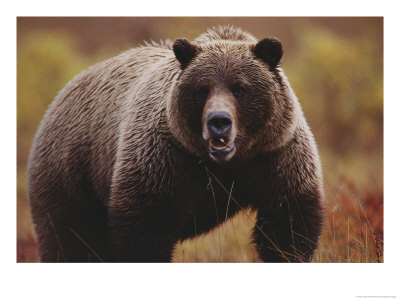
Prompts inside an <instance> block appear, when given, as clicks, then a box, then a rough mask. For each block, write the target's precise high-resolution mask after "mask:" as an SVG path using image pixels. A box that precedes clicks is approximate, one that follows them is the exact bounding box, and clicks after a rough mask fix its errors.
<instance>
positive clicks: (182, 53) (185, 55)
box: [172, 39, 200, 70]
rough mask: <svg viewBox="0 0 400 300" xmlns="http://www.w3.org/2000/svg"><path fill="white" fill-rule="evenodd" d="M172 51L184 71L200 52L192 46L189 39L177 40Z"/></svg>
mask: <svg viewBox="0 0 400 300" xmlns="http://www.w3.org/2000/svg"><path fill="white" fill-rule="evenodd" d="M172 49H173V50H174V54H175V57H176V59H177V60H178V61H179V62H180V63H181V67H182V70H183V69H184V68H185V67H186V66H187V65H188V64H189V62H190V61H191V60H192V59H193V58H194V57H195V56H196V55H197V53H198V52H199V51H200V48H199V47H197V46H195V45H193V44H191V43H190V42H189V41H188V40H187V39H177V40H176V41H175V42H174V45H173V48H172Z"/></svg>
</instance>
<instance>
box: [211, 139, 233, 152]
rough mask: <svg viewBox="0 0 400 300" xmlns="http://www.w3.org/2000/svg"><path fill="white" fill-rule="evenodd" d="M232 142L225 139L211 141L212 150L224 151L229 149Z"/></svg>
mask: <svg viewBox="0 0 400 300" xmlns="http://www.w3.org/2000/svg"><path fill="white" fill-rule="evenodd" d="M230 143H231V142H230V141H229V140H228V139H226V138H224V137H220V138H218V139H210V140H209V144H210V146H211V148H213V149H215V150H224V149H226V148H228V147H229V145H230Z"/></svg>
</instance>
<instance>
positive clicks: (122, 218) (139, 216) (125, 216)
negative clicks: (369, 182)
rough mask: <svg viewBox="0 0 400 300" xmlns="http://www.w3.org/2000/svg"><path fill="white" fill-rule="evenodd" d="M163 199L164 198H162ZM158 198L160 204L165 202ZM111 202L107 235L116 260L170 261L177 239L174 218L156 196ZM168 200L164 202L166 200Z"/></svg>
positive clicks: (175, 218) (113, 258) (175, 219)
mask: <svg viewBox="0 0 400 300" xmlns="http://www.w3.org/2000/svg"><path fill="white" fill-rule="evenodd" d="M164 201H166V200H165V199H164ZM164 201H161V200H160V202H161V203H164V204H165V202H164ZM140 202H141V203H142V204H143V203H146V202H147V203H148V205H140V203H134V202H133V204H132V202H130V203H131V204H130V205H128V204H127V203H126V204H125V205H111V206H110V208H109V221H108V223H109V236H110V243H111V249H112V255H113V257H112V260H113V261H115V262H169V261H171V258H172V251H173V248H174V245H175V243H176V242H177V240H178V238H177V234H176V232H177V230H176V221H177V217H176V216H174V214H173V213H172V212H171V209H169V208H168V207H165V205H157V204H156V203H157V202H156V200H155V199H147V200H144V201H140ZM166 202H167V201H166Z"/></svg>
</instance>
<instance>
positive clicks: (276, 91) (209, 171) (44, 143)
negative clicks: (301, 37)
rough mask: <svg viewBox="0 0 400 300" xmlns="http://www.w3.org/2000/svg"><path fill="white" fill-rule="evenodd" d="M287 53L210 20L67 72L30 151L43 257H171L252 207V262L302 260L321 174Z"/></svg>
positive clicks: (317, 228) (314, 226) (313, 225)
mask: <svg viewBox="0 0 400 300" xmlns="http://www.w3.org/2000/svg"><path fill="white" fill-rule="evenodd" d="M282 53H283V51H282V45H281V43H280V41H279V40H278V39H276V38H264V39H262V40H260V41H258V40H256V39H255V38H254V37H253V36H252V35H250V34H249V33H246V32H244V31H242V30H241V29H239V28H234V27H231V26H225V27H216V28H213V29H211V30H209V31H207V32H206V33H204V34H202V35H200V36H199V37H198V38H197V39H195V40H194V41H193V42H189V41H188V40H186V39H177V40H176V41H175V42H174V43H172V42H170V41H166V42H162V43H160V44H157V43H154V42H153V43H146V44H145V45H144V46H141V47H138V48H135V49H131V50H128V51H126V52H124V53H122V54H120V55H118V56H116V57H114V58H111V59H109V60H106V61H104V62H101V63H98V64H96V65H94V66H92V67H90V68H88V69H87V70H85V71H83V72H82V73H80V74H79V75H77V76H76V77H75V78H74V79H72V81H70V82H69V83H68V84H67V86H66V87H65V88H64V89H63V90H62V91H61V92H60V93H59V94H58V96H57V97H56V98H55V100H54V101H53V103H52V104H51V105H50V107H49V108H48V110H47V112H46V114H45V116H44V118H43V120H42V122H41V124H40V127H39V129H38V131H37V134H36V136H35V139H34V143H33V146H32V150H31V153H30V158H29V166H28V183H29V199H30V204H31V210H32V218H33V222H34V225H35V230H36V234H37V238H38V244H39V254H40V258H41V260H42V261H44V262H89V261H90V262H93V261H111V262H168V261H170V260H171V257H172V254H173V250H174V246H175V244H176V243H177V242H178V241H182V240H184V239H188V238H193V237H195V236H196V235H200V234H203V233H206V232H208V231H210V230H211V229H212V228H215V227H216V226H217V225H219V224H221V223H222V222H224V221H225V220H226V219H227V218H230V217H232V216H234V215H235V214H236V213H237V212H239V211H241V210H243V209H247V208H250V209H252V210H255V211H257V221H256V224H255V226H254V230H253V240H254V243H255V245H256V249H257V251H258V253H259V257H260V259H261V260H263V261H265V262H303V261H310V260H311V259H312V256H313V252H314V250H315V249H316V247H317V243H318V238H319V235H320V233H321V226H322V205H321V201H322V197H323V191H322V173H321V167H320V161H319V157H318V152H317V148H316V144H315V142H314V138H313V135H312V133H311V131H310V129H309V127H308V125H307V123H306V120H305V118H304V116H303V112H302V110H301V108H300V105H299V102H298V100H297V98H296V96H295V94H294V93H293V91H292V89H291V87H290V85H289V82H288V80H287V78H286V77H285V75H284V73H283V71H282V68H281V67H280V59H281V57H282ZM229 203H230V204H229Z"/></svg>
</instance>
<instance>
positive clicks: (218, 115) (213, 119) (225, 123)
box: [206, 111, 232, 137]
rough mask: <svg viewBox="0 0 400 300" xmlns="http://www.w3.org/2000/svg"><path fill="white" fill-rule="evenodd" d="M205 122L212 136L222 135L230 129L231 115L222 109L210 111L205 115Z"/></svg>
mask: <svg viewBox="0 0 400 300" xmlns="http://www.w3.org/2000/svg"><path fill="white" fill-rule="evenodd" d="M206 123H207V128H208V131H209V132H210V135H211V136H212V137H213V136H223V135H226V134H227V133H228V132H229V130H231V127H232V117H231V115H230V114H229V113H227V112H224V111H217V112H211V113H209V114H208V116H207V119H206Z"/></svg>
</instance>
